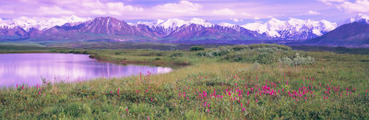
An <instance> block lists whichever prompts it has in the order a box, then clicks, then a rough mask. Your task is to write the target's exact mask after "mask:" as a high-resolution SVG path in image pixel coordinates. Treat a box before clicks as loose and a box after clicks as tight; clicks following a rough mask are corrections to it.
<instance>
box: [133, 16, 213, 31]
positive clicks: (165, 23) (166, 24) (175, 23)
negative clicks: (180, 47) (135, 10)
mask: <svg viewBox="0 0 369 120" xmlns="http://www.w3.org/2000/svg"><path fill="white" fill-rule="evenodd" d="M138 24H143V25H147V26H150V27H163V28H165V29H169V28H179V27H182V26H184V25H186V26H188V25H191V24H196V25H201V26H204V27H211V26H213V25H214V24H212V23H210V22H208V21H207V20H204V19H200V18H192V19H191V20H189V21H185V20H181V19H177V18H173V19H167V20H162V19H158V20H156V21H151V22H137V23H136V25H138Z"/></svg>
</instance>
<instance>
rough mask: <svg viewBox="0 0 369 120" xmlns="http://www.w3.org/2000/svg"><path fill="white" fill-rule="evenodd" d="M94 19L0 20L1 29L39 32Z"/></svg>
mask: <svg viewBox="0 0 369 120" xmlns="http://www.w3.org/2000/svg"><path fill="white" fill-rule="evenodd" d="M91 19H92V18H82V17H77V16H64V17H58V18H44V17H32V18H28V17H24V16H23V17H19V18H14V19H8V20H2V19H0V27H7V28H15V27H21V28H23V29H24V30H25V31H30V29H31V28H36V29H39V30H46V29H50V28H52V27H54V26H62V25H64V24H66V23H70V24H78V23H82V22H86V21H88V20H91Z"/></svg>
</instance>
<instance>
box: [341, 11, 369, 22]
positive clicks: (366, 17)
mask: <svg viewBox="0 0 369 120" xmlns="http://www.w3.org/2000/svg"><path fill="white" fill-rule="evenodd" d="M361 21H362V22H366V23H369V15H364V14H361V13H359V14H357V15H356V16H355V17H352V18H349V19H348V20H346V23H353V22H361Z"/></svg>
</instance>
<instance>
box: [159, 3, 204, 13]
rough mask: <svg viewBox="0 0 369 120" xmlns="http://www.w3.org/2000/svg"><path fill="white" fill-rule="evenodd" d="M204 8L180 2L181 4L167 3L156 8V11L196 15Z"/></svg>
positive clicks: (195, 4)
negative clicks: (195, 13)
mask: <svg viewBox="0 0 369 120" xmlns="http://www.w3.org/2000/svg"><path fill="white" fill-rule="evenodd" d="M201 7H202V6H201V5H200V4H197V3H192V2H189V1H180V2H179V3H167V4H163V5H158V6H155V7H154V9H155V10H157V11H163V12H173V13H194V12H196V11H198V10H199V9H200V8H201Z"/></svg>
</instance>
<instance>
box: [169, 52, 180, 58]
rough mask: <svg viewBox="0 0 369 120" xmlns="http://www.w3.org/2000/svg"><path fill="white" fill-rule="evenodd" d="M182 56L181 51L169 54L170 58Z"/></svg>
mask: <svg viewBox="0 0 369 120" xmlns="http://www.w3.org/2000/svg"><path fill="white" fill-rule="evenodd" d="M182 56H183V53H173V54H171V55H170V57H171V58H173V57H182Z"/></svg>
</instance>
